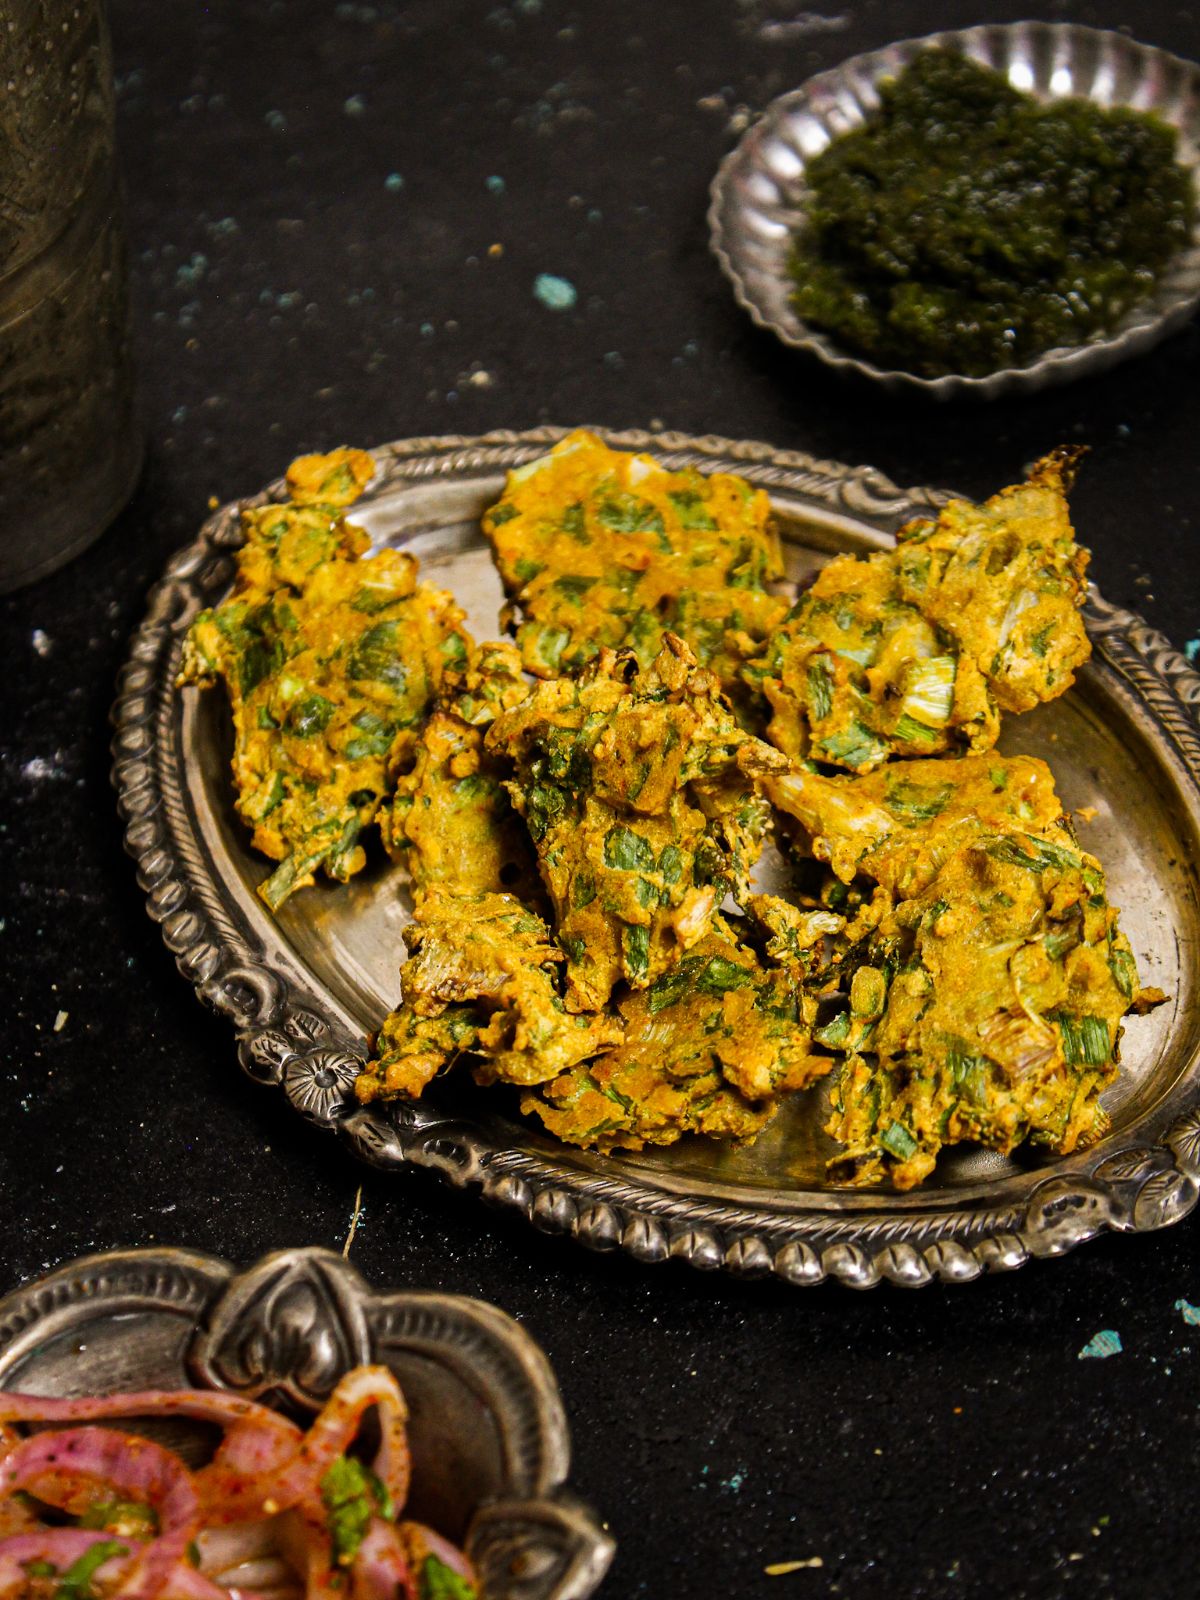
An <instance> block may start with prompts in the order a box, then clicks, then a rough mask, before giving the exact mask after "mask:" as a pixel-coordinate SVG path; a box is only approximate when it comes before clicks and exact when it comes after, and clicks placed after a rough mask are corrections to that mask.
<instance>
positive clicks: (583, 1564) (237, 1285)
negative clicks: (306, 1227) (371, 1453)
mask: <svg viewBox="0 0 1200 1600" xmlns="http://www.w3.org/2000/svg"><path fill="white" fill-rule="evenodd" d="M318 1280H320V1281H322V1282H323V1283H324V1282H328V1283H329V1284H331V1285H332V1286H333V1288H334V1292H335V1293H336V1295H337V1298H338V1301H339V1304H338V1305H337V1306H336V1307H327V1308H326V1310H325V1311H324V1313H323V1315H324V1316H325V1317H326V1318H327V1319H328V1323H327V1327H326V1329H325V1332H326V1335H327V1337H326V1338H325V1339H324V1341H323V1343H324V1344H325V1345H330V1344H332V1346H333V1347H334V1348H335V1349H338V1351H339V1354H340V1357H341V1359H337V1358H335V1365H336V1366H338V1367H339V1368H340V1367H341V1366H346V1367H347V1368H348V1367H349V1366H351V1365H356V1364H358V1363H360V1362H362V1361H370V1360H384V1361H386V1359H387V1355H386V1352H387V1351H388V1349H389V1348H399V1349H405V1348H408V1349H410V1350H412V1351H414V1352H415V1351H417V1350H425V1349H426V1348H433V1349H437V1350H439V1351H441V1352H442V1355H443V1358H444V1359H445V1360H446V1362H447V1364H449V1365H459V1366H461V1367H462V1372H461V1373H460V1377H461V1378H462V1381H463V1382H464V1384H466V1385H467V1386H468V1387H470V1388H471V1389H472V1391H473V1392H474V1393H475V1394H476V1397H477V1399H478V1400H479V1402H480V1403H481V1404H483V1405H484V1406H485V1407H487V1408H488V1409H489V1410H490V1411H491V1412H492V1414H493V1416H494V1418H495V1421H496V1425H497V1428H498V1429H499V1431H500V1433H501V1435H502V1437H503V1438H504V1467H503V1471H504V1475H505V1483H504V1486H503V1489H502V1491H501V1493H500V1495H499V1496H497V1497H492V1498H490V1499H488V1500H485V1501H484V1502H483V1503H482V1504H480V1505H477V1506H476V1508H475V1511H474V1513H473V1514H472V1516H471V1519H470V1530H471V1536H472V1537H473V1536H474V1532H475V1530H477V1529H479V1528H480V1527H483V1528H484V1530H485V1537H486V1534H487V1533H488V1532H490V1531H491V1529H490V1521H491V1519H494V1518H496V1517H499V1518H502V1519H507V1520H508V1521H509V1524H510V1527H512V1528H515V1527H516V1526H517V1525H518V1524H520V1523H521V1521H522V1519H524V1520H525V1522H526V1523H527V1524H528V1523H533V1524H545V1525H546V1526H547V1527H549V1526H550V1525H551V1524H558V1525H559V1528H560V1532H561V1531H562V1530H568V1537H569V1539H570V1541H571V1543H570V1545H569V1546H568V1549H567V1551H566V1556H565V1560H566V1565H565V1566H564V1568H563V1570H562V1572H561V1573H560V1574H559V1576H558V1578H551V1579H550V1581H551V1582H552V1585H553V1587H552V1588H546V1587H545V1584H544V1583H542V1584H538V1585H535V1588H534V1589H530V1590H528V1591H526V1589H525V1588H524V1587H522V1580H521V1578H520V1577H518V1578H517V1580H516V1581H517V1584H518V1587H519V1588H520V1590H521V1592H522V1593H526V1592H528V1593H529V1594H530V1595H531V1597H532V1596H534V1595H535V1594H538V1595H542V1596H543V1597H544V1600H586V1596H588V1595H590V1594H592V1593H593V1592H594V1590H595V1588H596V1586H597V1585H598V1583H599V1582H600V1579H601V1578H602V1576H603V1575H604V1572H605V1571H606V1570H607V1568H608V1565H609V1563H610V1561H611V1559H612V1555H613V1551H614V1549H615V1544H614V1541H613V1540H612V1538H611V1537H610V1535H609V1534H608V1533H607V1532H605V1531H604V1529H603V1528H601V1527H600V1526H599V1524H598V1523H597V1521H596V1519H595V1517H594V1515H593V1513H592V1512H591V1511H590V1509H589V1508H588V1507H587V1506H585V1505H584V1504H583V1503H582V1502H580V1501H579V1500H577V1499H576V1498H575V1496H574V1494H573V1493H572V1491H571V1489H570V1484H569V1472H570V1462H571V1443H570V1434H569V1431H568V1427H567V1420H566V1415H565V1413H564V1411H563V1406H562V1399H561V1396H560V1394H559V1390H558V1383H557V1380H556V1378H555V1376H554V1371H553V1368H552V1367H551V1365H550V1362H549V1360H548V1358H547V1357H546V1355H545V1353H544V1351H543V1350H542V1349H541V1347H540V1346H539V1345H538V1344H537V1343H536V1342H535V1341H534V1340H533V1339H532V1337H531V1336H530V1335H529V1334H528V1333H527V1332H526V1331H525V1329H524V1328H522V1327H521V1325H520V1324H519V1323H517V1322H515V1321H514V1320H513V1319H512V1318H511V1317H510V1316H508V1315H507V1313H505V1312H503V1311H501V1310H500V1309H499V1307H497V1306H494V1305H492V1304H491V1303H490V1302H488V1301H486V1300H479V1299H475V1298H472V1297H471V1296H467V1295H458V1294H446V1293H443V1292H441V1291H436V1290H415V1289H414V1290H406V1289H400V1290H385V1291H382V1292H375V1291H374V1290H373V1289H371V1288H370V1287H369V1286H368V1285H367V1283H366V1282H365V1281H364V1280H363V1278H362V1277H361V1275H360V1274H359V1273H358V1271H357V1269H356V1268H355V1267H353V1266H352V1265H351V1264H350V1263H349V1262H348V1261H346V1260H345V1259H344V1258H343V1257H341V1256H339V1255H335V1254H334V1253H333V1252H332V1251H329V1250H324V1249H320V1248H315V1247H314V1248H303V1247H302V1248H293V1249H284V1250H277V1251H273V1252H271V1253H270V1254H268V1255H266V1256H263V1257H261V1258H260V1259H259V1260H258V1261H256V1262H255V1263H254V1264H253V1265H252V1266H250V1267H248V1268H246V1269H245V1270H244V1271H240V1270H239V1269H238V1268H237V1267H236V1266H234V1265H233V1264H232V1263H231V1262H228V1261H225V1260H223V1259H222V1258H221V1257H218V1256H211V1255H208V1254H206V1253H204V1252H200V1251H193V1250H183V1249H177V1248H174V1247H171V1246H147V1247H143V1248H134V1249H117V1250H111V1251H102V1252H99V1253H97V1254H94V1255H89V1256H83V1257H80V1258H79V1259H77V1260H75V1261H71V1262H67V1263H64V1264H63V1265H61V1266H59V1267H57V1268H55V1269H54V1270H52V1271H50V1272H48V1273H44V1274H42V1275H40V1276H38V1277H36V1278H33V1279H31V1280H30V1281H28V1282H27V1283H24V1284H21V1285H19V1286H18V1287H17V1288H15V1289H13V1290H11V1291H10V1292H9V1293H8V1294H6V1295H4V1296H2V1297H0V1390H3V1389H4V1388H5V1387H6V1386H7V1376H8V1374H9V1373H11V1372H12V1370H13V1369H14V1367H16V1368H17V1369H18V1370H19V1369H20V1366H21V1363H22V1362H23V1361H24V1360H25V1359H27V1358H29V1357H31V1356H33V1357H36V1352H37V1350H38V1349H39V1348H40V1347H42V1346H44V1345H45V1344H46V1343H47V1342H48V1340H50V1339H53V1338H55V1337H61V1336H62V1335H63V1334H64V1333H66V1332H68V1331H69V1330H71V1329H74V1328H77V1327H78V1326H80V1325H81V1324H86V1323H88V1322H91V1321H94V1320H95V1319H96V1318H97V1317H104V1318H109V1317H115V1318H121V1317H124V1316H126V1315H129V1314H130V1313H136V1312H142V1313H145V1312H147V1311H153V1312H155V1313H158V1314H161V1315H174V1316H178V1317H180V1318H181V1319H182V1320H183V1321H184V1322H185V1323H187V1324H188V1325H189V1326H190V1328H191V1330H192V1331H191V1338H190V1344H189V1346H188V1349H187V1351H186V1353H185V1354H182V1353H181V1359H182V1361H183V1363H184V1366H185V1377H186V1379H187V1381H189V1382H190V1383H191V1384H192V1385H193V1386H194V1387H197V1388H215V1389H225V1390H227V1391H232V1392H234V1393H242V1394H247V1395H256V1394H258V1393H259V1392H260V1391H261V1390H262V1389H263V1388H271V1389H276V1388H279V1387H282V1388H283V1389H285V1390H287V1391H288V1392H292V1391H293V1376H294V1375H293V1374H291V1373H288V1372H284V1371H283V1370H278V1371H276V1370H271V1371H269V1372H267V1373H266V1374H264V1375H263V1377H262V1381H261V1382H260V1383H259V1384H258V1385H257V1387H255V1386H251V1385H250V1384H248V1383H247V1382H245V1381H242V1382H238V1381H236V1379H237V1377H238V1376H239V1374H238V1373H234V1372H232V1371H231V1370H229V1369H228V1368H227V1366H226V1364H225V1362H224V1361H223V1358H222V1350H223V1342H222V1341H223V1337H224V1334H225V1332H226V1331H227V1329H226V1325H227V1324H232V1329H231V1331H232V1332H233V1333H237V1332H238V1331H239V1329H240V1328H241V1326H242V1323H243V1321H244V1320H245V1319H249V1320H250V1321H252V1322H253V1323H254V1325H255V1327H256V1328H265V1329H266V1331H268V1332H269V1326H270V1324H269V1321H268V1322H266V1323H265V1324H264V1320H263V1319H264V1316H267V1317H269V1316H270V1309H269V1300H270V1295H269V1294H267V1296H266V1298H267V1300H268V1310H267V1312H266V1313H264V1312H263V1310H262V1309H261V1307H262V1300H263V1294H264V1291H270V1292H277V1291H278V1289H279V1286H280V1284H284V1285H287V1284H289V1283H291V1284H295V1283H297V1282H302V1283H303V1284H304V1285H305V1286H306V1287H307V1286H311V1285H312V1284H314V1283H316V1282H317V1281H318ZM164 1283H166V1284H169V1285H170V1286H171V1287H172V1290H173V1292H172V1293H170V1294H164ZM346 1319H350V1320H351V1321H352V1322H353V1323H354V1324H355V1328H354V1332H353V1334H351V1336H350V1337H349V1338H348V1339H347V1338H346V1329H345V1323H346ZM406 1319H408V1320H407V1322H406ZM430 1319H432V1331H431V1330H430V1327H429V1326H428V1325H427V1324H429V1323H430ZM408 1323H411V1324H412V1328H411V1331H408ZM138 1327H140V1324H137V1323H134V1324H131V1328H133V1329H136V1328H138ZM473 1341H474V1346H473V1348H472V1342H473ZM291 1348H292V1352H293V1355H295V1354H296V1353H297V1347H296V1345H295V1341H294V1340H293V1341H291ZM460 1349H461V1350H465V1351H466V1359H465V1360H462V1361H459V1360H457V1359H456V1358H457V1355H458V1352H459V1351H460ZM299 1353H300V1355H302V1356H303V1358H304V1359H308V1356H307V1347H305V1346H303V1345H302V1346H301V1347H300V1348H299ZM240 1376H243V1378H244V1375H240ZM328 1378H329V1382H330V1383H332V1381H333V1374H332V1373H329V1374H328ZM324 1392H326V1391H325V1388H324V1387H323V1389H322V1393H324ZM301 1397H302V1398H304V1399H307V1403H308V1408H309V1409H310V1410H314V1409H316V1406H317V1405H318V1404H319V1400H318V1399H317V1398H309V1397H307V1396H303V1394H302V1393H301ZM514 1428H515V1429H516V1433H515V1434H514V1433H513V1432H512V1430H513V1429H514ZM510 1536H511V1534H510ZM522 1537H523V1538H524V1539H525V1540H526V1541H528V1539H529V1535H528V1532H527V1531H526V1532H525V1533H524V1534H523V1535H522ZM526 1554H527V1555H529V1556H532V1557H538V1556H539V1555H540V1554H542V1552H539V1551H538V1550H537V1549H536V1548H532V1549H529V1550H527V1551H526ZM539 1570H541V1569H539ZM545 1571H546V1572H549V1569H548V1568H547V1569H545ZM513 1592H514V1593H515V1592H516V1591H515V1590H514V1591H513Z"/></svg>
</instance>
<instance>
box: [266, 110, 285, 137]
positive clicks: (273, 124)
mask: <svg viewBox="0 0 1200 1600" xmlns="http://www.w3.org/2000/svg"><path fill="white" fill-rule="evenodd" d="M263 121H264V122H265V123H266V125H267V127H268V128H274V130H275V132H276V133H282V132H283V130H284V129H285V128H286V127H287V118H286V117H285V116H284V114H283V112H282V111H268V112H267V114H266V116H265V117H264V118H263Z"/></svg>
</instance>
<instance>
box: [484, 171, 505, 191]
mask: <svg viewBox="0 0 1200 1600" xmlns="http://www.w3.org/2000/svg"><path fill="white" fill-rule="evenodd" d="M483 186H484V188H485V189H486V190H487V192H488V193H489V194H503V193H504V179H503V178H499V177H497V176H496V174H495V173H493V174H492V176H491V177H490V178H485V179H484V182H483Z"/></svg>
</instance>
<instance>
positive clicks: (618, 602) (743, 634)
mask: <svg viewBox="0 0 1200 1600" xmlns="http://www.w3.org/2000/svg"><path fill="white" fill-rule="evenodd" d="M483 531H484V533H485V534H486V536H487V538H488V540H489V541H490V543H491V545H492V549H493V550H494V552H495V556H496V562H497V565H498V566H499V568H500V576H501V578H502V579H503V581H504V587H505V591H506V593H507V594H508V595H509V597H510V599H511V600H512V601H513V602H514V604H515V605H516V606H517V608H518V609H519V611H520V617H521V621H520V625H519V627H518V628H517V644H518V646H519V647H520V651H521V657H522V660H523V661H524V663H525V666H526V667H527V668H528V669H529V671H530V672H532V673H533V674H534V675H535V676H536V677H539V678H556V677H559V676H561V675H564V674H568V675H569V674H572V673H577V672H578V671H579V670H580V669H581V668H582V667H584V666H586V665H587V663H588V662H590V661H592V660H594V659H595V657H596V655H597V653H598V652H599V651H600V650H601V649H602V648H608V649H611V650H616V649H621V648H628V649H630V650H632V651H633V652H634V654H635V656H636V657H637V660H638V662H639V664H640V665H641V666H643V667H648V666H649V665H650V663H651V661H653V659H654V658H655V656H656V655H657V654H658V652H659V651H660V650H661V648H662V644H663V639H664V638H665V636H666V634H667V633H674V634H676V635H678V636H679V637H680V638H682V639H684V640H686V642H687V643H688V644H689V645H690V646H691V648H692V649H693V651H694V652H695V654H696V656H697V658H698V660H699V661H700V663H701V665H702V666H707V667H711V668H712V670H713V671H714V672H715V673H716V674H717V675H718V677H719V678H720V679H721V682H722V684H723V685H724V687H725V689H726V691H727V692H728V693H729V694H730V695H731V696H732V698H733V699H734V700H735V702H741V701H744V700H746V698H747V690H746V685H745V683H744V682H743V680H742V678H741V667H742V665H743V663H744V661H745V660H746V659H747V658H748V657H749V656H751V655H754V654H756V653H757V652H758V650H759V649H760V648H761V645H762V643H763V641H764V640H765V639H766V638H767V637H768V635H769V634H770V632H771V630H772V629H773V628H774V627H775V626H776V625H777V624H778V623H779V621H780V620H781V618H782V617H783V615H784V613H785V612H786V610H787V602H786V601H784V600H781V599H779V598H778V597H777V596H775V595H773V594H771V593H770V592H769V591H768V588H767V584H768V583H769V582H770V581H771V580H773V579H776V578H779V577H781V576H782V574H783V562H782V556H781V554H780V547H779V539H778V536H777V534H776V533H775V530H774V528H773V526H772V522H771V515H770V504H769V502H768V499H767V496H766V494H765V493H764V492H763V491H762V490H761V489H754V488H752V487H751V486H750V485H749V484H748V483H746V482H745V481H744V480H743V479H741V478H738V477H734V476H732V475H731V474H728V473H720V472H718V473H712V474H711V475H708V476H705V475H704V474H702V473H699V472H694V471H685V472H670V471H668V470H667V469H666V468H665V467H664V466H663V465H662V464H661V463H660V462H658V461H655V460H653V459H652V458H651V457H650V456H644V455H632V454H630V453H629V452H628V451H621V450H610V449H609V448H608V446H607V445H605V444H604V443H603V442H602V441H601V440H600V439H598V438H597V437H596V436H595V435H594V434H590V433H585V432H577V433H572V434H570V435H569V436H568V437H567V438H565V439H563V440H562V441H561V442H560V443H559V444H557V445H555V447H554V449H553V450H551V451H550V452H549V454H548V455H545V456H542V457H539V459H538V460H536V461H531V462H529V463H528V465H526V466H523V467H517V468H516V469H515V470H514V471H512V472H510V473H509V475H508V480H507V482H506V484H505V488H504V493H503V495H502V496H501V498H500V500H499V501H498V502H497V503H496V505H494V506H492V507H491V509H490V510H489V511H487V512H486V513H485V515H484V518H483Z"/></svg>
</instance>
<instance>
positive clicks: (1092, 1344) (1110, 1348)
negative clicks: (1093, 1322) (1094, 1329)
mask: <svg viewBox="0 0 1200 1600" xmlns="http://www.w3.org/2000/svg"><path fill="white" fill-rule="evenodd" d="M1121 1350H1122V1345H1121V1335H1120V1334H1119V1333H1117V1331H1116V1330H1115V1329H1114V1328H1101V1330H1100V1332H1099V1333H1095V1334H1093V1335H1092V1337H1091V1338H1090V1339H1089V1340H1088V1342H1087V1343H1086V1344H1085V1345H1084V1347H1083V1349H1082V1350H1081V1351H1080V1352H1079V1359H1080V1361H1089V1360H1095V1361H1105V1360H1107V1359H1108V1357H1109V1356H1119V1355H1120V1354H1121Z"/></svg>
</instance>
